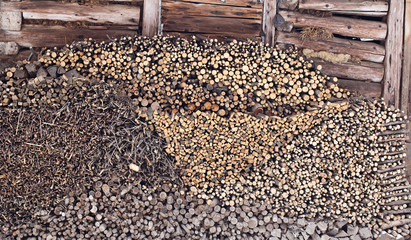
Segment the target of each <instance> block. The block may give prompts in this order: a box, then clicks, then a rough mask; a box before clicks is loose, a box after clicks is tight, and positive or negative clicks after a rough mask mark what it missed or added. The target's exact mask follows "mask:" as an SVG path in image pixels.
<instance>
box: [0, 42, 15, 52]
mask: <svg viewBox="0 0 411 240" xmlns="http://www.w3.org/2000/svg"><path fill="white" fill-rule="evenodd" d="M18 52H19V46H18V45H17V43H15V42H0V55H16V54H17V53H18Z"/></svg>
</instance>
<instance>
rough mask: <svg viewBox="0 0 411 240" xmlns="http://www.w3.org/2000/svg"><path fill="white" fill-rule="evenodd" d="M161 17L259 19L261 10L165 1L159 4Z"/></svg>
mask: <svg viewBox="0 0 411 240" xmlns="http://www.w3.org/2000/svg"><path fill="white" fill-rule="evenodd" d="M161 11H162V15H168V14H173V15H177V14H182V15H184V16H188V15H189V16H209V17H210V16H216V17H230V18H252V19H261V15H262V13H263V10H262V9H261V8H249V7H243V6H239V7H232V6H227V5H218V6H216V5H213V4H204V3H191V2H183V1H165V2H163V3H162V4H161Z"/></svg>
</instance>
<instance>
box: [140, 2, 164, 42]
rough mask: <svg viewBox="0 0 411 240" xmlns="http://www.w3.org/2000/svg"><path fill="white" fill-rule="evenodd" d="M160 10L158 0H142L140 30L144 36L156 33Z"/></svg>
mask: <svg viewBox="0 0 411 240" xmlns="http://www.w3.org/2000/svg"><path fill="white" fill-rule="evenodd" d="M160 11H161V6H160V0H144V5H143V30H142V34H143V35H144V36H149V37H152V36H154V35H156V34H158V30H159V24H160V22H159V21H160Z"/></svg>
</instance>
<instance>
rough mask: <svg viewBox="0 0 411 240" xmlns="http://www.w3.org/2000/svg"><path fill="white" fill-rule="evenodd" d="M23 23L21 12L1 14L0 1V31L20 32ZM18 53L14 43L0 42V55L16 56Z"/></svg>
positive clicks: (17, 47)
mask: <svg viewBox="0 0 411 240" xmlns="http://www.w3.org/2000/svg"><path fill="white" fill-rule="evenodd" d="M22 21H23V17H22V13H21V12H15V11H13V12H2V11H1V1H0V30H4V31H16V32H18V31H21V23H22ZM18 52H19V46H18V45H17V43H15V42H0V55H16V54H18Z"/></svg>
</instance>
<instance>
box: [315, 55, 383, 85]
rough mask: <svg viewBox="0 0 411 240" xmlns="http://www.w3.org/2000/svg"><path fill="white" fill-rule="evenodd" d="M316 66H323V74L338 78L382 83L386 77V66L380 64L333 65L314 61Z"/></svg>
mask: <svg viewBox="0 0 411 240" xmlns="http://www.w3.org/2000/svg"><path fill="white" fill-rule="evenodd" d="M313 61H314V64H315V65H321V66H322V67H323V68H322V70H321V72H322V73H323V74H326V75H328V76H333V77H337V78H344V79H353V80H360V81H372V82H381V81H382V78H383V76H384V65H383V64H380V63H371V62H361V63H360V64H358V63H340V64H333V63H329V62H324V61H322V60H318V59H313Z"/></svg>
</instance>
